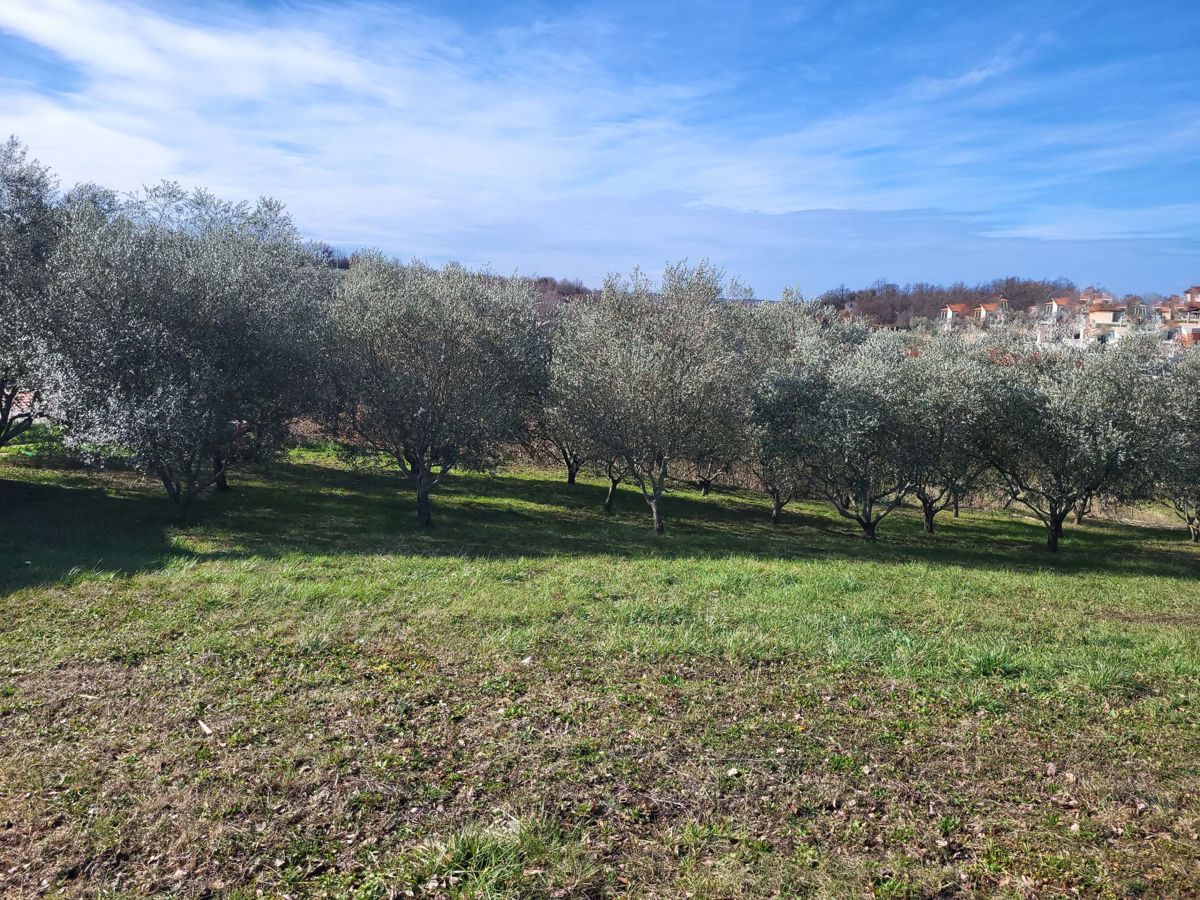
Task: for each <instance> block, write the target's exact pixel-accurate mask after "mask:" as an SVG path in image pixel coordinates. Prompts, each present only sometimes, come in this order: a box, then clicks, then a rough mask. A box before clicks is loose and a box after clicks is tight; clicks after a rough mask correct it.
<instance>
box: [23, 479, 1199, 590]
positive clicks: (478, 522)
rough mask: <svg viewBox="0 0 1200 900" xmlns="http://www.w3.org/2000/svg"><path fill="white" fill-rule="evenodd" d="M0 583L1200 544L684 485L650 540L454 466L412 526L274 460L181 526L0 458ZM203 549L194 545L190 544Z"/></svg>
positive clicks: (1144, 551)
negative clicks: (196, 567)
mask: <svg viewBox="0 0 1200 900" xmlns="http://www.w3.org/2000/svg"><path fill="white" fill-rule="evenodd" d="M0 471H2V472H3V473H4V475H6V476H7V480H0V592H4V593H8V592H11V591H14V590H18V589H20V588H22V587H27V586H31V585H36V584H52V583H55V582H57V581H59V580H61V579H62V578H64V577H68V576H70V575H71V574H74V573H76V572H79V571H81V570H92V571H96V570H99V571H105V572H112V573H115V574H121V575H127V574H132V573H135V572H138V571H145V570H156V569H159V568H161V567H163V566H164V565H168V564H171V563H172V562H177V561H179V560H186V559H194V560H197V561H202V560H206V559H236V558H246V557H252V556H253V557H264V558H272V557H281V556H287V555H292V554H304V555H309V554H312V555H346V554H371V555H377V554H391V553H394V554H420V555H445V556H455V557H477V558H480V557H481V558H503V557H537V556H551V555H604V554H610V555H613V556H615V557H622V558H638V557H648V558H655V559H671V558H694V557H725V556H739V557H746V558H752V559H762V560H781V559H782V560H797V561H799V560H805V559H830V558H844V559H847V560H854V561H856V562H862V561H875V562H882V563H908V562H917V563H925V564H928V565H931V566H938V567H944V566H967V567H980V568H991V569H1005V570H1014V571H1038V570H1043V569H1045V570H1053V571H1058V572H1064V573H1093V574H1094V573H1104V572H1113V573H1120V574H1123V575H1126V576H1128V575H1153V576H1162V577H1168V578H1194V577H1196V576H1197V574H1200V566H1198V560H1197V555H1196V553H1195V552H1194V550H1193V549H1192V548H1191V546H1190V545H1188V544H1187V543H1186V542H1185V541H1183V540H1182V539H1181V532H1180V531H1177V530H1172V529H1169V528H1153V527H1139V526H1128V525H1119V524H1117V523H1112V522H1107V521H1101V520H1097V521H1095V522H1093V523H1090V524H1088V525H1086V526H1084V527H1083V528H1070V529H1069V530H1068V533H1067V536H1066V539H1065V541H1064V544H1063V546H1062V549H1061V550H1060V552H1059V553H1058V554H1057V555H1056V556H1052V555H1050V554H1048V553H1047V552H1046V551H1045V549H1044V548H1043V546H1042V540H1043V532H1042V529H1041V526H1040V525H1038V524H1037V523H1035V522H1032V521H1030V520H1026V519H1022V518H1020V517H1018V516H1015V515H1011V514H1007V513H999V514H966V515H964V516H963V517H962V518H961V519H957V520H956V519H953V518H952V517H950V516H949V515H945V516H944V517H942V519H941V520H940V532H939V534H937V535H934V536H928V535H925V534H923V533H922V532H921V530H920V520H919V517H918V516H917V515H916V513H915V512H914V511H912V510H899V511H897V512H896V513H894V514H893V516H892V517H889V518H888V519H886V520H885V521H884V523H883V525H882V526H881V529H880V540H879V541H878V542H877V543H875V544H868V543H866V542H864V541H863V540H862V539H861V538H860V537H858V535H857V533H856V530H855V527H854V526H853V525H852V524H851V523H848V522H845V521H844V520H841V519H839V518H838V517H836V515H834V514H833V513H832V512H831V511H830V510H827V509H826V508H825V507H824V506H821V505H819V504H815V503H805V504H797V505H795V506H794V507H793V508H789V509H788V510H787V511H786V512H785V515H784V519H783V521H782V522H781V523H780V524H779V525H778V526H772V525H771V524H770V523H769V521H768V520H767V512H768V507H767V504H766V503H765V501H764V500H763V499H762V498H760V497H757V496H755V495H752V494H745V493H741V492H720V493H718V494H716V495H714V496H710V497H707V498H702V497H700V496H699V495H698V494H697V493H695V492H694V491H690V490H679V491H674V492H672V493H671V494H669V495H668V497H667V498H666V500H665V509H666V516H667V527H668V531H667V534H666V535H665V536H662V537H656V536H655V535H654V533H653V532H652V531H651V529H650V527H649V515H648V511H647V509H646V506H645V503H644V502H643V500H642V497H641V495H640V493H639V492H637V491H636V490H635V489H630V488H625V489H623V490H622V491H621V494H620V497H619V499H618V504H617V505H618V508H617V511H616V512H615V513H614V514H613V515H612V516H606V515H604V513H603V511H602V503H603V498H604V492H605V488H604V487H603V486H601V485H597V484H594V483H586V482H581V483H579V484H576V485H573V486H569V485H566V484H565V483H563V482H561V481H557V480H555V479H554V477H553V474H550V473H517V474H505V475H497V476H483V475H479V476H474V475H472V476H461V477H457V478H453V479H451V480H450V481H449V483H448V484H447V485H445V486H444V487H443V488H442V489H441V490H440V491H439V493H438V494H437V495H436V497H435V501H434V504H435V507H434V517H435V526H434V528H433V529H432V530H430V531H424V532H423V531H421V530H420V529H418V528H417V526H416V521H415V503H414V498H413V493H412V491H411V489H410V488H409V486H408V484H407V483H406V482H405V481H404V480H403V479H402V478H400V477H399V475H398V474H397V473H395V472H387V471H378V470H370V471H358V472H356V471H348V470H344V469H339V468H334V467H331V466H325V465H318V464H313V463H297V462H292V463H286V464H281V465H278V466H275V467H272V468H271V469H269V470H261V471H255V472H248V473H242V474H241V475H240V477H239V478H238V479H237V481H236V482H235V489H234V490H233V491H231V492H230V493H227V494H210V495H208V496H207V497H205V498H204V499H203V500H202V501H201V502H200V503H199V504H197V507H196V509H195V514H194V519H195V522H194V524H192V525H190V526H189V527H188V528H186V529H180V528H179V527H178V526H177V525H176V524H175V522H174V519H173V516H172V510H171V508H170V505H169V504H168V503H167V501H166V499H165V498H164V496H163V495H162V493H161V491H159V490H157V486H156V485H154V484H153V483H151V482H149V481H147V480H143V479H138V478H136V477H135V476H132V475H129V474H114V473H105V474H103V475H95V474H90V473H86V472H77V471H72V472H63V473H46V472H44V471H39V472H37V473H36V475H35V474H33V473H32V471H31V470H23V469H21V468H20V467H4V468H3V469H0ZM198 547H199V548H203V549H196V548H198Z"/></svg>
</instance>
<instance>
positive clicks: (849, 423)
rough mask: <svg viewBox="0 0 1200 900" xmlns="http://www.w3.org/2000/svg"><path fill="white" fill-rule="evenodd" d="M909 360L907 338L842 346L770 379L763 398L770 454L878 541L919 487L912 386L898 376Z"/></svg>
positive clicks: (759, 413) (759, 405)
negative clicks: (883, 528)
mask: <svg viewBox="0 0 1200 900" xmlns="http://www.w3.org/2000/svg"><path fill="white" fill-rule="evenodd" d="M905 353H906V347H905V344H904V342H903V339H902V338H900V337H899V336H898V335H895V334H888V333H881V334H876V335H872V336H871V337H869V338H868V339H866V340H864V341H862V342H861V343H839V344H834V345H833V346H832V352H830V353H827V354H825V355H823V357H822V356H818V357H817V358H815V359H810V360H809V361H808V362H807V363H806V364H801V365H800V366H798V367H797V369H796V370H795V371H794V372H791V373H784V374H779V375H776V376H774V377H773V378H770V379H769V380H768V381H767V382H766V383H765V384H764V385H763V387H762V389H761V391H760V392H759V394H758V396H757V398H756V405H755V419H756V421H757V423H758V426H759V427H760V428H761V429H762V431H763V433H764V435H765V438H764V442H765V447H766V449H767V452H769V453H770V454H771V455H772V457H773V458H775V459H778V460H785V461H787V463H788V464H789V465H790V466H791V467H792V468H793V470H794V471H795V472H796V473H797V476H796V477H799V478H803V479H804V480H806V481H807V482H808V483H809V484H810V485H811V486H812V489H813V490H814V491H815V492H816V493H818V494H820V495H821V496H823V497H825V499H827V500H828V501H829V502H830V503H832V504H833V507H834V509H836V510H837V511H838V513H839V514H840V515H841V516H843V517H844V518H847V519H850V520H852V521H854V522H856V523H857V524H858V525H859V527H860V528H861V529H862V533H863V537H864V538H866V539H867V540H871V541H873V540H875V537H876V530H877V528H878V526H879V523H880V521H882V520H883V518H884V517H885V516H887V515H888V514H889V513H890V512H892V511H893V510H894V509H895V508H896V507H897V506H899V505H900V504H901V503H902V502H903V501H904V499H905V497H907V496H908V495H909V493H910V492H911V491H912V489H913V488H914V487H915V485H916V480H917V471H918V470H917V464H916V462H915V460H916V458H917V456H918V451H917V448H916V446H915V442H914V436H913V429H912V427H911V418H910V417H909V415H908V412H909V410H910V409H911V405H912V404H911V397H910V396H909V393H910V391H909V384H908V382H907V381H906V380H905V379H903V378H898V377H896V376H897V371H898V369H899V367H900V365H901V363H902V360H903V359H904V357H905Z"/></svg>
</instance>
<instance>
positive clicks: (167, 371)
mask: <svg viewBox="0 0 1200 900" xmlns="http://www.w3.org/2000/svg"><path fill="white" fill-rule="evenodd" d="M1015 287H1020V285H1016V286H1015ZM1043 287H1045V288H1046V289H1049V287H1050V286H1043ZM0 310H2V311H3V312H4V315H5V317H6V326H8V330H7V332H6V335H5V337H6V344H5V346H4V347H3V348H0V349H2V351H3V353H2V355H0V455H3V457H4V463H3V469H2V470H0V475H2V476H3V477H0V516H2V517H3V526H2V527H0V617H2V621H3V622H4V626H3V627H2V628H0V658H2V659H3V660H4V666H2V667H0V726H2V727H0V859H3V860H5V863H4V865H3V866H0V892H3V893H6V894H7V893H11V894H14V895H17V894H23V895H27V894H32V893H38V892H43V893H44V892H55V891H59V892H63V893H67V894H78V895H87V896H92V895H103V896H108V895H113V896H125V895H138V894H145V893H171V894H178V895H186V896H208V895H212V894H229V895H231V896H236V897H251V896H259V895H266V894H270V895H273V896H276V895H277V896H289V897H290V896H297V895H312V896H330V897H343V896H357V897H393V896H415V895H418V894H420V895H426V896H439V897H441V896H544V895H551V896H629V895H633V896H637V895H642V896H648V897H649V896H663V895H666V894H673V895H685V896H714V897H716V896H721V897H725V896H739V895H740V896H754V897H758V896H768V895H818V896H822V895H825V896H827V895H839V896H843V895H849V896H863V895H865V894H870V893H873V894H875V895H878V896H887V897H908V896H947V895H949V894H952V893H956V892H960V893H970V892H976V893H992V894H999V895H1009V896H1028V895H1046V894H1051V895H1052V894H1094V895H1104V896H1117V895H1122V896H1123V895H1134V894H1147V895H1152V896H1162V895H1189V894H1196V893H1198V892H1200V876H1198V874H1197V870H1196V867H1195V859H1196V857H1197V852H1198V850H1200V846H1198V843H1197V841H1198V838H1197V831H1198V830H1200V808H1198V806H1197V799H1196V798H1197V797H1198V796H1200V769H1198V768H1197V760H1198V759H1200V753H1198V752H1197V751H1198V750H1200V746H1198V745H1200V732H1198V731H1197V729H1196V727H1195V722H1196V719H1197V717H1196V712H1197V697H1198V696H1200V695H1198V688H1200V620H1197V617H1196V608H1197V601H1200V581H1198V580H1197V579H1196V577H1195V576H1196V573H1197V568H1196V563H1197V553H1198V552H1200V551H1198V548H1197V546H1196V544H1195V543H1194V541H1195V540H1196V538H1197V536H1198V535H1200V526H1198V525H1197V521H1198V516H1200V511H1198V506H1197V504H1198V496H1197V477H1198V475H1200V469H1198V467H1197V457H1196V448H1197V446H1200V436H1198V435H1197V432H1196V428H1197V422H1198V421H1200V415H1197V412H1198V410H1197V405H1196V404H1197V400H1196V398H1197V397H1200V382H1198V377H1200V362H1198V360H1200V355H1198V354H1200V350H1191V351H1186V352H1184V351H1179V352H1175V353H1173V354H1168V353H1164V352H1163V348H1162V347H1161V346H1159V345H1157V344H1154V343H1152V342H1149V341H1145V340H1142V339H1141V337H1140V336H1139V335H1138V334H1136V333H1134V334H1133V335H1132V336H1130V337H1126V338H1122V339H1121V341H1120V343H1119V344H1117V345H1115V346H1112V347H1105V346H1093V347H1088V348H1085V349H1078V348H1074V347H1072V346H1069V345H1068V344H1066V343H1055V342H1053V341H1050V342H1042V343H1037V342H1035V341H1034V340H1033V339H1031V337H1030V336H1028V335H1024V334H1021V333H1017V332H1015V331H1009V330H1006V329H1005V328H1002V327H1001V328H996V329H988V330H985V331H981V332H980V333H978V334H976V335H974V337H975V338H976V339H974V340H971V341H966V340H964V339H962V338H961V337H960V336H957V335H953V334H947V333H944V332H941V331H938V332H932V331H930V330H928V329H914V330H912V331H911V332H909V333H906V334H899V333H880V332H870V331H868V330H867V329H866V328H865V327H863V325H862V324H861V323H855V322H847V321H846V320H845V319H844V318H843V317H842V316H840V315H838V314H837V313H836V311H835V310H834V309H832V308H831V306H830V305H829V304H806V303H803V302H801V300H800V299H799V296H798V295H794V294H789V295H788V296H787V297H785V298H784V299H783V300H781V301H779V302H777V303H770V304H757V303H754V302H752V299H751V298H750V296H749V294H748V293H747V292H746V291H745V290H744V289H742V288H741V287H740V286H738V285H737V283H736V282H730V281H728V280H727V279H726V278H725V276H724V274H723V273H721V272H719V271H718V270H716V269H714V268H713V267H712V266H710V265H709V264H707V263H703V262H702V263H700V264H697V265H690V264H687V263H679V264H676V265H672V266H668V267H667V269H666V271H665V274H664V277H663V278H662V280H661V282H658V283H655V282H652V281H651V280H649V279H648V278H646V277H644V276H643V275H641V274H640V273H637V272H635V273H634V275H633V276H632V277H630V278H628V279H623V278H618V277H612V278H610V279H609V280H608V282H607V283H606V285H605V288H604V290H603V291H602V292H601V293H599V294H598V295H597V294H591V293H589V292H587V291H585V290H584V289H583V288H582V286H580V285H577V284H573V283H569V282H557V281H553V280H547V279H542V280H539V281H531V280H527V279H521V278H503V277H499V276H496V275H494V274H492V273H490V272H486V271H485V272H472V271H468V270H466V269H464V268H462V267H460V266H457V265H450V266H446V267H444V268H440V269H439V268H433V267H430V266H426V265H424V264H422V263H420V262H414V263H411V264H401V263H399V262H397V261H395V260H392V259H389V258H387V257H385V256H383V255H381V254H379V253H375V252H362V253H357V254H355V255H354V256H352V257H350V258H349V259H347V258H344V257H342V256H340V255H339V254H338V253H337V252H336V251H333V250H331V249H330V248H328V247H323V246H321V245H312V244H309V243H308V242H305V241H303V240H301V239H300V237H299V235H298V234H297V232H296V230H295V228H294V226H293V224H292V223H291V221H290V219H289V218H288V217H287V215H286V214H285V213H284V212H283V209H282V207H281V206H280V205H279V204H277V203H275V202H273V201H270V200H262V201H260V202H259V203H258V204H256V205H254V206H249V205H245V204H237V203H229V202H226V201H222V200H219V199H217V198H214V197H212V196H210V195H209V194H207V193H205V192H193V193H188V192H186V191H184V190H183V189H181V188H179V187H178V186H176V185H170V184H166V185H162V186H160V187H158V188H154V189H151V190H149V191H147V192H145V193H143V194H141V195H138V196H136V197H132V198H127V199H124V200H121V199H118V198H117V197H115V196H114V195H113V194H111V193H110V192H108V191H105V190H104V189H102V188H99V187H95V186H81V187H77V188H75V189H73V190H71V191H70V192H68V193H67V194H66V195H65V196H59V195H58V194H57V188H56V186H55V184H54V181H53V178H52V176H51V175H50V173H49V172H47V171H46V170H45V169H44V168H42V167H40V166H39V165H38V164H37V163H36V162H32V161H30V160H29V159H28V158H27V155H26V154H25V152H24V149H23V148H22V147H21V146H20V145H19V144H18V143H17V142H15V141H10V142H9V143H8V144H6V145H5V146H4V147H3V148H0ZM35 417H37V418H36V419H35ZM35 423H36V424H35ZM301 434H307V435H309V436H310V437H311V438H312V440H313V441H314V443H312V444H311V445H306V444H303V443H302V442H301V441H299V440H298V435H301ZM306 448H307V449H306ZM522 448H524V449H533V450H534V451H535V452H537V451H538V450H539V449H540V450H541V451H544V452H549V453H552V454H553V455H554V456H555V457H556V464H558V463H560V462H561V464H565V466H566V484H560V483H557V480H553V481H552V480H551V479H550V478H549V477H548V476H547V475H546V473H545V472H544V471H543V470H542V469H540V468H536V467H535V468H532V469H526V468H525V466H526V465H527V464H528V462H527V460H526V459H525V458H524V456H523V455H522V452H521V451H522ZM547 448H549V449H547ZM21 463H24V465H20V464H21ZM234 463H237V464H240V465H241V467H242V475H241V477H240V478H238V479H237V480H236V481H233V482H232V483H231V482H230V481H229V480H228V479H227V473H228V472H229V470H230V467H231V465H232V464H234ZM489 473H490V475H495V477H490V475H489ZM496 473H499V474H496ZM593 476H594V477H593ZM147 477H149V478H150V479H156V480H157V481H158V482H160V483H161V485H162V486H163V487H164V488H165V490H166V492H167V495H168V496H169V497H170V499H171V500H172V501H173V502H174V507H175V509H174V512H175V516H174V517H173V518H169V517H168V515H167V513H168V509H167V506H166V504H162V503H161V500H159V501H158V502H156V501H155V499H154V494H155V493H156V492H155V491H154V489H153V487H152V481H147V480H146V479H147ZM597 479H598V481H597ZM689 484H690V485H695V486H696V487H697V488H698V489H699V490H698V492H693V491H691V490H690V489H689V488H688V487H686V486H687V485H689ZM211 488H217V489H218V490H214V491H212V492H211V493H210V492H209V489H211ZM220 488H228V489H229V490H227V491H222V492H218V491H219V489H220ZM435 488H437V489H438V490H440V491H441V492H442V496H443V500H442V501H439V503H440V504H444V511H443V512H440V513H439V527H438V529H437V530H433V529H432V524H433V516H432V505H431V504H432V501H431V495H432V491H433V490H434V489H435ZM757 488H761V489H762V490H764V491H765V492H766V493H767V494H768V495H769V496H770V501H771V502H770V514H769V515H768V513H767V509H768V507H767V504H766V503H765V502H764V500H763V498H762V497H761V496H760V495H758V494H756V493H754V492H752V489H757ZM397 495H403V496H406V497H407V496H411V498H412V500H413V501H414V502H415V507H416V510H417V517H416V523H415V527H414V524H413V523H412V522H411V520H410V519H409V517H407V516H401V515H400V514H399V513H398V512H397V503H396V497H397ZM619 495H624V498H625V499H622V500H618V496H619ZM638 496H640V497H641V498H642V499H643V500H644V502H645V503H646V504H647V505H648V507H649V510H650V516H649V520H650V524H651V525H652V527H653V532H655V533H656V534H653V535H651V534H650V533H649V529H648V528H647V527H646V523H645V522H644V521H642V520H641V517H639V516H637V515H635V513H634V508H640V504H637V503H633V504H630V503H629V502H627V501H628V499H629V498H631V497H632V498H636V497H638ZM814 498H816V499H819V500H821V501H823V503H822V504H814V502H813V500H814ZM1094 501H1103V503H1104V504H1107V505H1110V506H1111V505H1114V504H1123V506H1122V507H1121V508H1122V509H1123V510H1124V515H1126V516H1136V517H1138V518H1139V522H1140V524H1137V525H1129V524H1124V525H1118V524H1117V523H1116V522H1114V521H1112V520H1105V519H1093V520H1089V521H1087V523H1086V524H1083V523H1084V520H1085V517H1086V516H1087V515H1088V514H1089V512H1090V510H1091V509H1092V504H1093V502H1094ZM917 504H919V505H917ZM668 505H669V507H670V510H671V516H672V521H673V525H672V528H671V533H670V534H669V535H668V534H667V533H666V532H667V529H666V527H665V520H666V515H665V509H666V507H667V506H668ZM631 506H632V507H633V508H631ZM951 507H953V508H954V509H955V512H956V518H955V519H954V520H953V521H951V522H947V523H946V524H944V525H943V526H941V527H940V528H938V529H937V532H936V533H935V530H934V518H935V517H936V515H937V514H938V513H939V512H941V511H942V510H945V509H948V508H951ZM827 508H828V509H827ZM189 510H191V511H192V513H193V516H192V518H193V524H192V526H191V527H185V521H184V520H185V514H186V513H188V511H189ZM1072 510H1073V511H1074V512H1075V521H1074V524H1073V525H1068V524H1067V517H1068V515H1069V513H1070V512H1071V511H1072ZM1022 511H1023V512H1029V513H1032V514H1033V515H1034V516H1035V517H1036V520H1037V522H1039V523H1040V525H1041V526H1042V528H1043V529H1044V535H1045V543H1046V546H1047V547H1048V549H1049V550H1051V551H1055V550H1057V549H1058V546H1059V540H1060V538H1061V537H1063V536H1064V535H1070V536H1071V538H1072V548H1071V549H1072V552H1071V553H1069V554H1066V555H1064V557H1063V558H1058V557H1047V556H1045V555H1043V554H1041V553H1039V552H1037V549H1036V547H1031V546H1030V544H1031V543H1033V542H1034V540H1035V536H1036V534H1037V525H1036V524H1034V523H1033V522H1031V521H1030V520H1028V519H1025V518H1023V512H1022ZM1171 512H1174V513H1175V514H1177V515H1178V516H1179V518H1180V519H1182V520H1183V522H1184V524H1185V525H1186V526H1187V528H1188V531H1189V533H1190V534H1191V536H1192V538H1193V542H1186V541H1180V540H1179V539H1178V536H1179V534H1180V532H1181V531H1182V529H1180V528H1179V527H1178V525H1177V524H1176V523H1174V522H1173V521H1171V520H1170V519H1168V518H1167V516H1169V515H1170V513H1171ZM606 513H607V515H605V514H606ZM959 514H961V515H959ZM885 517H887V519H888V521H887V533H886V538H887V539H886V540H884V541H878V542H877V541H876V540H875V538H876V536H877V531H878V529H879V526H880V522H881V521H882V520H883V519H884V518H885ZM845 519H849V520H852V521H853V522H854V523H856V524H857V526H858V528H859V531H860V532H861V535H862V536H865V537H866V538H868V539H869V542H867V543H864V542H862V541H859V540H855V539H854V535H853V534H851V533H850V531H849V530H847V528H846V525H845V522H844V521H843V520H845ZM1164 521H1171V524H1172V525H1173V526H1174V527H1173V528H1167V527H1164V524H1163V523H1164Z"/></svg>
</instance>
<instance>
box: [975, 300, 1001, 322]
mask: <svg viewBox="0 0 1200 900" xmlns="http://www.w3.org/2000/svg"><path fill="white" fill-rule="evenodd" d="M1007 315H1008V300H1006V299H1005V298H1004V297H997V298H996V299H995V300H992V301H990V302H987V303H980V304H979V305H978V306H976V307H975V308H974V309H973V310H971V317H972V318H973V319H974V320H975V323H976V324H977V325H986V324H988V323H989V322H1003V321H1004V319H1005V317H1006V316H1007Z"/></svg>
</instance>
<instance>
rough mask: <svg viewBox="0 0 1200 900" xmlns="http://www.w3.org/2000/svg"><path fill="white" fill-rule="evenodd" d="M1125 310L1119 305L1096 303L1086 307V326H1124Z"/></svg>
mask: <svg viewBox="0 0 1200 900" xmlns="http://www.w3.org/2000/svg"><path fill="white" fill-rule="evenodd" d="M1126 312H1127V310H1126V309H1125V307H1124V306H1122V305H1121V304H1119V303H1096V304H1094V305H1092V306H1089V307H1088V312H1087V316H1088V324H1089V325H1091V326H1092V327H1093V328H1098V327H1101V326H1106V325H1107V326H1112V325H1124V324H1125V317H1126Z"/></svg>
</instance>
